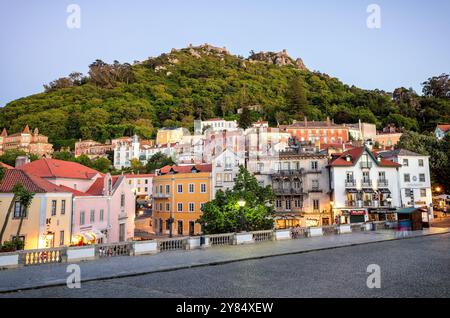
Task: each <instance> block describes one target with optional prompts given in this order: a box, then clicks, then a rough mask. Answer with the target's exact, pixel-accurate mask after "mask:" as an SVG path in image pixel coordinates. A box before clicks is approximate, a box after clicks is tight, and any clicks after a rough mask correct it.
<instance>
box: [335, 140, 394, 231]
mask: <svg viewBox="0 0 450 318" xmlns="http://www.w3.org/2000/svg"><path fill="white" fill-rule="evenodd" d="M329 167H330V180H331V189H332V205H333V212H334V216H335V217H336V216H339V218H340V222H341V223H355V222H364V221H369V220H394V219H395V213H394V212H395V210H396V208H398V207H401V199H400V191H399V183H398V177H399V168H400V167H401V165H400V164H398V163H396V162H393V161H390V160H386V159H384V158H382V156H380V155H375V154H374V153H372V152H371V151H370V150H369V149H368V148H366V147H357V148H353V149H351V150H348V151H346V152H344V153H343V154H341V155H338V156H337V157H334V158H333V159H332V160H331V162H330V165H329Z"/></svg>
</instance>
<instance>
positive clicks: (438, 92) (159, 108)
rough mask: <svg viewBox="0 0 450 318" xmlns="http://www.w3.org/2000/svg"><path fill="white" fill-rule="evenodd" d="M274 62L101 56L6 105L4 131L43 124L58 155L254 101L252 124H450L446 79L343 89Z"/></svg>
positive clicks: (205, 53)
mask: <svg viewBox="0 0 450 318" xmlns="http://www.w3.org/2000/svg"><path fill="white" fill-rule="evenodd" d="M273 56H275V57H276V56H277V55H276V54H275V53H270V52H269V53H258V54H255V53H254V52H251V54H250V56H249V58H243V57H240V56H235V55H232V54H230V53H228V52H227V51H226V50H224V49H220V48H214V47H211V46H208V45H204V46H200V47H189V48H185V49H180V50H172V51H171V52H170V53H167V54H162V55H160V56H159V57H154V58H149V59H148V60H146V61H143V62H135V63H133V64H132V65H131V64H127V63H125V64H122V63H119V62H117V61H115V62H114V63H113V64H107V63H105V62H103V61H100V60H97V61H95V62H94V63H92V64H91V65H90V66H89V73H88V74H87V75H86V76H84V75H83V74H80V73H72V74H70V75H69V76H67V77H64V78H60V79H57V80H55V81H53V82H51V83H49V84H47V85H45V91H44V92H42V93H40V94H35V95H32V96H28V97H24V98H20V99H18V100H15V101H12V102H10V103H8V104H7V105H6V106H5V107H3V108H0V128H1V127H6V128H7V129H8V131H9V132H10V133H12V132H18V131H20V130H21V129H23V127H24V126H25V125H26V124H28V125H29V126H30V127H32V128H34V127H39V130H40V132H42V133H43V134H46V135H48V136H49V137H50V142H52V143H54V144H55V148H56V149H58V148H59V147H60V146H65V145H69V146H73V143H74V141H75V140H77V139H79V138H83V139H94V140H98V141H105V140H106V139H110V138H114V137H119V136H122V135H132V134H133V133H137V134H139V135H140V136H142V137H144V138H150V137H152V136H154V134H155V128H158V127H162V126H186V127H190V128H192V127H193V121H194V119H199V118H201V119H208V118H212V117H216V116H220V117H225V118H229V119H238V115H237V110H238V109H239V108H246V107H247V106H254V105H259V107H253V108H252V109H256V110H252V114H251V116H252V118H255V119H256V118H262V119H265V120H268V121H269V122H270V123H271V124H272V125H276V124H277V123H288V122H290V121H291V120H292V119H303V117H304V116H305V115H306V116H307V117H308V119H311V120H323V119H325V118H326V116H330V117H331V118H334V120H335V122H337V123H343V122H346V123H351V122H357V121H358V119H361V120H362V121H364V122H371V123H376V124H377V126H378V127H379V128H382V127H383V126H385V125H387V124H394V125H396V126H397V127H404V128H405V129H406V130H412V131H416V132H419V133H423V132H427V131H431V130H433V129H434V127H435V125H436V123H439V122H441V123H442V122H450V88H449V87H450V84H449V83H450V82H449V76H448V75H445V74H443V75H439V76H436V77H433V78H430V79H428V80H427V81H426V82H424V83H423V87H424V89H423V95H420V96H419V95H418V94H417V93H416V92H414V91H413V90H412V89H407V88H398V89H396V90H395V91H394V92H392V93H388V92H384V91H380V90H363V89H359V88H357V87H354V86H348V85H345V84H343V83H342V82H341V81H339V80H338V79H336V78H333V77H331V76H328V75H326V74H323V73H319V72H312V71H309V70H307V69H306V68H305V67H300V66H299V65H298V63H296V62H295V61H294V60H293V59H290V58H288V60H287V63H285V62H284V63H283V65H280V64H279V63H275V62H272V60H271V58H272V57H273Z"/></svg>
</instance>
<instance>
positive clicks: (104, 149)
mask: <svg viewBox="0 0 450 318" xmlns="http://www.w3.org/2000/svg"><path fill="white" fill-rule="evenodd" d="M113 150H114V145H113V144H112V143H110V142H106V143H104V144H102V143H100V142H97V141H94V140H80V141H77V142H76V143H75V149H74V155H75V158H77V157H79V156H81V155H86V156H88V157H89V159H97V158H108V154H110V153H112V151H113Z"/></svg>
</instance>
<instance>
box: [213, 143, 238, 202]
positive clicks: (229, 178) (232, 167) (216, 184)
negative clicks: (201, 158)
mask: <svg viewBox="0 0 450 318" xmlns="http://www.w3.org/2000/svg"><path fill="white" fill-rule="evenodd" d="M211 164H212V198H215V197H216V193H217V191H219V190H222V191H223V192H225V191H227V190H231V189H233V187H234V179H235V178H236V175H237V174H238V173H239V166H240V165H244V157H242V156H238V155H237V154H236V153H235V152H233V151H232V150H231V149H225V151H223V152H222V153H221V154H220V155H218V156H216V157H214V158H213V159H212V161H211Z"/></svg>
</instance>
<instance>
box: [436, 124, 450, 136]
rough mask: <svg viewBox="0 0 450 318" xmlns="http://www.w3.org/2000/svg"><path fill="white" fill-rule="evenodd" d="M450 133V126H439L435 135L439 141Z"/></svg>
mask: <svg viewBox="0 0 450 318" xmlns="http://www.w3.org/2000/svg"><path fill="white" fill-rule="evenodd" d="M449 133H450V124H443V125H437V126H436V129H435V130H434V135H435V136H436V138H437V139H443V138H444V137H445V136H447V135H448V134H449Z"/></svg>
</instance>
